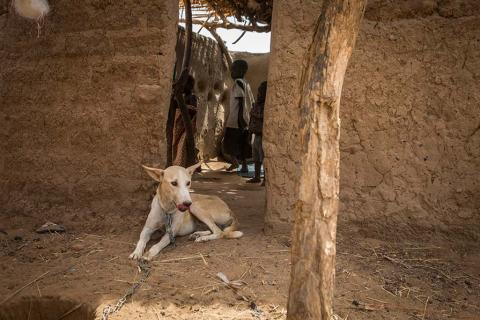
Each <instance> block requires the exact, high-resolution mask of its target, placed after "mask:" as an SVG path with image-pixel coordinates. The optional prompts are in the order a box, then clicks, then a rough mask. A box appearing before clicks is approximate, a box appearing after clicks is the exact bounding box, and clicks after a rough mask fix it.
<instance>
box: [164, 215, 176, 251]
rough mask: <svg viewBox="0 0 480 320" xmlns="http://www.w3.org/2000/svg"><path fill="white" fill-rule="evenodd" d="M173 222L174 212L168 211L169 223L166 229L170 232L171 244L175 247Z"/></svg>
mask: <svg viewBox="0 0 480 320" xmlns="http://www.w3.org/2000/svg"><path fill="white" fill-rule="evenodd" d="M172 223H173V214H171V213H167V223H166V225H165V231H166V232H167V233H168V237H169V238H170V244H171V245H172V246H174V247H175V235H174V234H173V229H172Z"/></svg>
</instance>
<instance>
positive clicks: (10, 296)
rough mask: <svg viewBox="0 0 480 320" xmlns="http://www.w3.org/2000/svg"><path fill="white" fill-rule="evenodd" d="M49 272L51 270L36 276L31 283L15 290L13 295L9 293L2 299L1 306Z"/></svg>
mask: <svg viewBox="0 0 480 320" xmlns="http://www.w3.org/2000/svg"><path fill="white" fill-rule="evenodd" d="M48 273H50V270H49V271H47V272H45V273H43V274H41V275H39V276H38V277H36V278H35V279H33V280H32V281H30V282H29V283H27V284H26V285H24V286H23V287H21V288H19V289H17V290H15V292H13V293H12V294H11V295H9V296H8V297H6V298H5V299H3V300H2V302H0V306H1V305H2V304H4V303H5V302H7V301H8V300H10V299H12V298H13V297H15V296H16V295H17V294H19V293H20V292H21V291H22V290H23V289H25V288H27V287H29V286H30V285H32V284H33V283H34V282H37V281H38V280H40V279H41V278H43V277H45V276H46V275H47V274H48Z"/></svg>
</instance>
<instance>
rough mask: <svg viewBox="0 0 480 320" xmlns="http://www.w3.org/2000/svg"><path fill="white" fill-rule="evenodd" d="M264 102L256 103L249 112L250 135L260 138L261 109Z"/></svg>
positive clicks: (261, 131)
mask: <svg viewBox="0 0 480 320" xmlns="http://www.w3.org/2000/svg"><path fill="white" fill-rule="evenodd" d="M264 106H265V104H264V102H260V101H259V102H257V103H255V104H254V106H253V108H252V110H251V111H250V125H249V129H250V132H251V133H254V134H255V135H259V136H261V135H262V133H263V109H264Z"/></svg>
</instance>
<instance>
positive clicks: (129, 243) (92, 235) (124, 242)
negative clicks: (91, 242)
mask: <svg viewBox="0 0 480 320" xmlns="http://www.w3.org/2000/svg"><path fill="white" fill-rule="evenodd" d="M85 235H87V236H90V237H97V238H100V239H102V240H103V241H107V242H114V243H123V244H128V245H131V246H134V245H136V244H135V243H131V242H126V241H119V240H110V239H106V238H104V237H102V236H99V235H96V234H91V233H85Z"/></svg>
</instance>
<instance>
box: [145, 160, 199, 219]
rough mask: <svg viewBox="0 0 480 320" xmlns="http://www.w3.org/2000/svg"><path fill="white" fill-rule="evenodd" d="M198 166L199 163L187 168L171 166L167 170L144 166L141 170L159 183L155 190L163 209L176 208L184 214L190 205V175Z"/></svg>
mask: <svg viewBox="0 0 480 320" xmlns="http://www.w3.org/2000/svg"><path fill="white" fill-rule="evenodd" d="M200 165H201V163H197V164H195V165H193V166H191V167H188V168H183V167H179V166H171V167H168V168H167V169H157V168H150V167H146V166H143V168H145V170H146V171H147V173H148V175H149V176H150V177H152V178H153V179H154V180H155V181H158V182H159V183H160V184H159V185H158V188H157V195H158V196H159V197H160V200H161V201H162V204H163V205H164V206H165V207H166V208H164V209H167V210H168V209H171V210H174V208H177V209H178V210H180V211H182V212H184V211H187V210H188V208H189V207H190V205H191V204H192V198H191V197H190V191H189V188H190V184H191V183H192V175H193V173H194V172H195V170H197V168H198V167H200Z"/></svg>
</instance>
